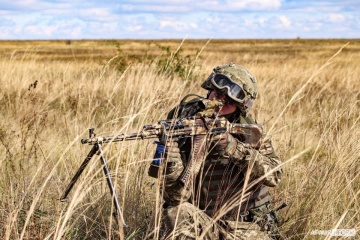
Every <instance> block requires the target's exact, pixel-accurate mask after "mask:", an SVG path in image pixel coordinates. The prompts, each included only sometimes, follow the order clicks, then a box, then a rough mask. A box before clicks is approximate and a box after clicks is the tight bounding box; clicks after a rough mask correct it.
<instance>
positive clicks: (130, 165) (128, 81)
mask: <svg viewBox="0 0 360 240" xmlns="http://www.w3.org/2000/svg"><path fill="white" fill-rule="evenodd" d="M340 49H341V51H339V50H340ZM231 61H232V62H236V63H238V64H240V65H243V66H245V67H246V68H248V69H249V70H250V71H251V72H252V73H253V74H254V75H255V76H256V77H257V79H258V81H259V98H258V100H257V102H256V104H255V106H254V108H253V111H252V112H253V115H254V116H255V117H256V119H257V120H258V121H259V122H260V123H262V124H264V125H265V129H266V131H267V132H268V135H270V136H271V137H272V140H273V144H274V146H275V147H276V149H277V152H278V154H279V155H280V157H281V158H282V161H283V162H284V171H285V176H284V178H283V180H282V182H281V183H280V185H279V186H278V187H277V188H274V189H271V193H272V196H273V198H272V201H273V205H274V206H278V205H280V204H281V203H282V202H286V203H288V204H289V206H288V207H287V208H285V209H283V210H281V212H280V215H281V217H282V218H283V219H285V220H287V221H285V222H284V223H283V224H282V226H281V228H280V231H281V233H282V234H283V235H284V236H285V237H286V239H304V238H305V239H330V238H331V236H329V235H328V236H325V235H312V231H315V230H331V229H335V228H338V229H355V230H356V231H357V235H356V236H355V237H354V239H359V236H360V235H359V234H360V233H359V231H360V202H359V200H358V199H360V197H359V196H360V195H359V193H360V180H359V179H360V178H359V174H360V171H359V170H360V165H359V162H360V157H359V150H360V127H359V126H360V122H359V116H360V114H359V113H360V80H359V76H360V40H353V39H351V40H316V39H313V40H303V39H292V40H211V41H205V40H185V41H184V42H182V41H181V40H158V41H145V40H143V41H133V40H121V41H115V40H103V41H101V40H97V41H90V40H83V41H75V40H74V41H69V40H68V41H65V40H63V41H60V40H59V41H0V80H1V88H0V105H1V110H0V169H1V177H0V192H1V195H0V238H1V239H113V238H117V237H118V236H119V235H120V237H124V238H127V239H144V238H147V236H149V234H150V233H151V232H152V231H156V230H157V227H158V214H159V210H160V209H159V206H160V203H161V199H160V197H159V196H158V194H157V184H156V183H155V180H154V179H153V178H150V177H148V176H147V168H148V166H149V163H150V162H151V158H152V156H153V152H154V149H155V145H154V144H152V141H151V140H144V141H136V142H135V141H129V142H123V143H114V144H108V145H106V146H104V152H105V154H106V157H107V160H108V163H109V168H110V171H111V173H112V178H113V180H114V181H115V186H116V189H117V193H118V196H119V200H120V202H121V206H122V209H123V211H124V217H125V220H126V223H127V224H128V225H129V227H128V228H125V229H124V232H123V233H121V232H120V233H119V232H118V231H117V228H116V226H115V223H114V222H113V220H112V217H111V197H110V193H109V191H108V188H107V184H106V180H105V178H104V175H103V172H102V168H101V163H100V161H99V160H98V159H97V158H94V159H93V160H92V161H91V162H90V164H89V165H88V167H87V168H86V169H85V171H84V173H83V175H82V177H81V178H80V180H79V181H78V182H77V183H76V185H75V187H74V189H73V190H72V192H71V194H70V197H69V200H68V202H66V203H62V202H60V201H59V198H60V196H61V195H62V193H63V191H64V190H65V188H66V186H67V184H68V183H69V181H70V180H71V178H72V176H73V174H75V172H76V170H77V169H78V168H79V166H80V164H81V162H82V161H83V160H84V158H85V157H86V155H87V153H88V151H89V150H90V148H91V147H90V146H88V145H82V144H81V143H80V139H81V138H86V137H87V136H88V132H87V130H88V128H89V127H90V126H94V127H95V132H96V133H97V135H98V136H101V135H117V134H121V133H128V132H137V131H140V130H141V128H142V126H143V125H145V124H150V123H156V121H157V120H158V119H164V118H165V117H166V115H167V112H168V111H169V110H170V109H171V108H173V107H174V106H176V104H177V103H178V102H179V101H180V99H182V97H183V96H185V95H186V94H188V93H197V94H199V95H203V96H205V95H206V91H205V90H204V89H201V88H200V84H201V83H202V82H203V81H204V79H205V77H206V76H207V75H208V74H209V73H210V72H211V70H212V68H213V67H215V66H218V65H222V64H226V63H228V62H231ZM313 233H314V232H313Z"/></svg>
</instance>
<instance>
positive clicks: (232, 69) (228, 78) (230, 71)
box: [201, 62, 257, 112]
mask: <svg viewBox="0 0 360 240" xmlns="http://www.w3.org/2000/svg"><path fill="white" fill-rule="evenodd" d="M201 87H202V88H204V89H206V90H210V91H211V90H216V91H219V92H221V93H222V94H224V95H225V96H226V97H228V98H229V100H231V101H233V102H234V103H235V104H236V106H237V107H239V108H240V110H242V111H245V112H247V111H248V110H249V109H250V108H251V107H252V105H253V103H254V100H255V99H256V97H257V80H256V78H255V76H254V75H252V74H251V73H250V72H249V70H247V69H246V68H244V67H242V66H239V65H237V64H235V63H232V62H231V63H229V64H227V65H224V66H218V67H215V68H214V69H213V72H212V73H211V74H210V76H209V77H208V78H207V79H206V80H205V82H203V83H202V84H201Z"/></svg>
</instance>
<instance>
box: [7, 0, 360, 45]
mask: <svg viewBox="0 0 360 240" xmlns="http://www.w3.org/2000/svg"><path fill="white" fill-rule="evenodd" d="M296 37H300V38H360V1H359V0H342V1H340V0H336V1H334V0H303V1H300V0H299V1H295V0H203V1H194V0H146V1H145V0H118V1H114V0H89V1H85V0H20V1H19V0H13V1H11V0H0V39H108V38H117V39H129V38H130V39H166V38H180V39H184V38H186V39H192V38H203V39H209V38H211V39H216V38H296Z"/></svg>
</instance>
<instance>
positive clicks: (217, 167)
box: [168, 95, 270, 220]
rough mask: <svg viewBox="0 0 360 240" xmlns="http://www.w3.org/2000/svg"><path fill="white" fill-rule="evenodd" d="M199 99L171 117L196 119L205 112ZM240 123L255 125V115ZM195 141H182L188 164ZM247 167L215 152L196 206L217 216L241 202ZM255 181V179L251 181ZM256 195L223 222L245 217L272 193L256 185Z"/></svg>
mask: <svg viewBox="0 0 360 240" xmlns="http://www.w3.org/2000/svg"><path fill="white" fill-rule="evenodd" d="M191 96H192V97H195V98H194V99H192V100H191V101H186V99H187V98H189V97H191ZM199 98H200V97H199V96H197V95H188V96H186V97H185V98H184V99H183V100H182V101H181V103H180V105H179V106H178V107H177V108H175V109H173V110H172V111H171V112H170V113H169V115H168V118H169V119H171V118H174V117H175V118H178V117H180V118H183V117H187V116H192V115H194V114H196V113H197V112H199V111H201V109H200V108H199V107H198V104H197V102H198V101H199ZM234 122H237V123H248V124H251V123H255V121H254V120H253V118H252V117H251V116H249V115H248V116H242V115H240V116H238V117H237V118H236V121H234ZM191 144H192V143H191V139H190V138H183V139H180V140H179V147H180V153H181V157H182V160H183V162H184V164H186V163H187V161H188V159H189V157H190V152H191V147H192V146H191ZM246 170H247V166H244V167H243V168H241V167H239V166H236V165H235V164H233V163H232V162H231V161H230V160H229V159H228V158H227V157H225V156H222V155H220V154H219V153H216V152H215V153H214V152H211V153H209V154H208V155H207V157H206V161H205V163H204V164H203V168H202V171H201V172H200V173H199V174H198V176H197V180H196V182H195V191H194V194H193V195H194V196H193V198H192V201H193V204H195V205H198V206H199V208H200V209H202V210H204V211H205V212H206V213H207V214H208V215H209V216H213V215H214V214H216V213H217V211H220V209H221V208H222V207H223V206H224V205H225V204H226V203H228V201H229V200H231V199H233V198H234V196H235V195H237V198H235V202H237V203H238V201H236V200H237V199H238V200H240V198H241V193H242V191H243V185H244V179H245V174H246ZM250 180H251V179H250ZM251 190H252V194H251V195H250V196H249V197H248V198H246V199H244V200H245V201H244V202H243V204H241V205H240V209H239V204H236V205H237V207H235V208H233V209H231V210H230V211H228V210H227V213H226V214H224V217H223V219H227V220H235V219H237V215H238V213H240V214H245V213H246V212H247V211H248V210H249V209H252V208H256V207H259V206H261V205H263V204H265V203H267V202H269V201H270V194H269V191H268V188H267V187H266V186H263V185H262V184H261V183H259V184H257V185H256V186H254V187H253V188H252V189H251Z"/></svg>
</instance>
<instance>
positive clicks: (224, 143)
mask: <svg viewBox="0 0 360 240" xmlns="http://www.w3.org/2000/svg"><path fill="white" fill-rule="evenodd" d="M237 145H238V142H237V140H236V138H234V137H233V136H232V135H231V134H230V133H228V132H226V133H223V134H219V135H215V136H213V137H212V140H211V145H210V152H213V153H219V154H221V155H226V156H231V155H232V154H233V153H234V152H235V150H236V146H237Z"/></svg>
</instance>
